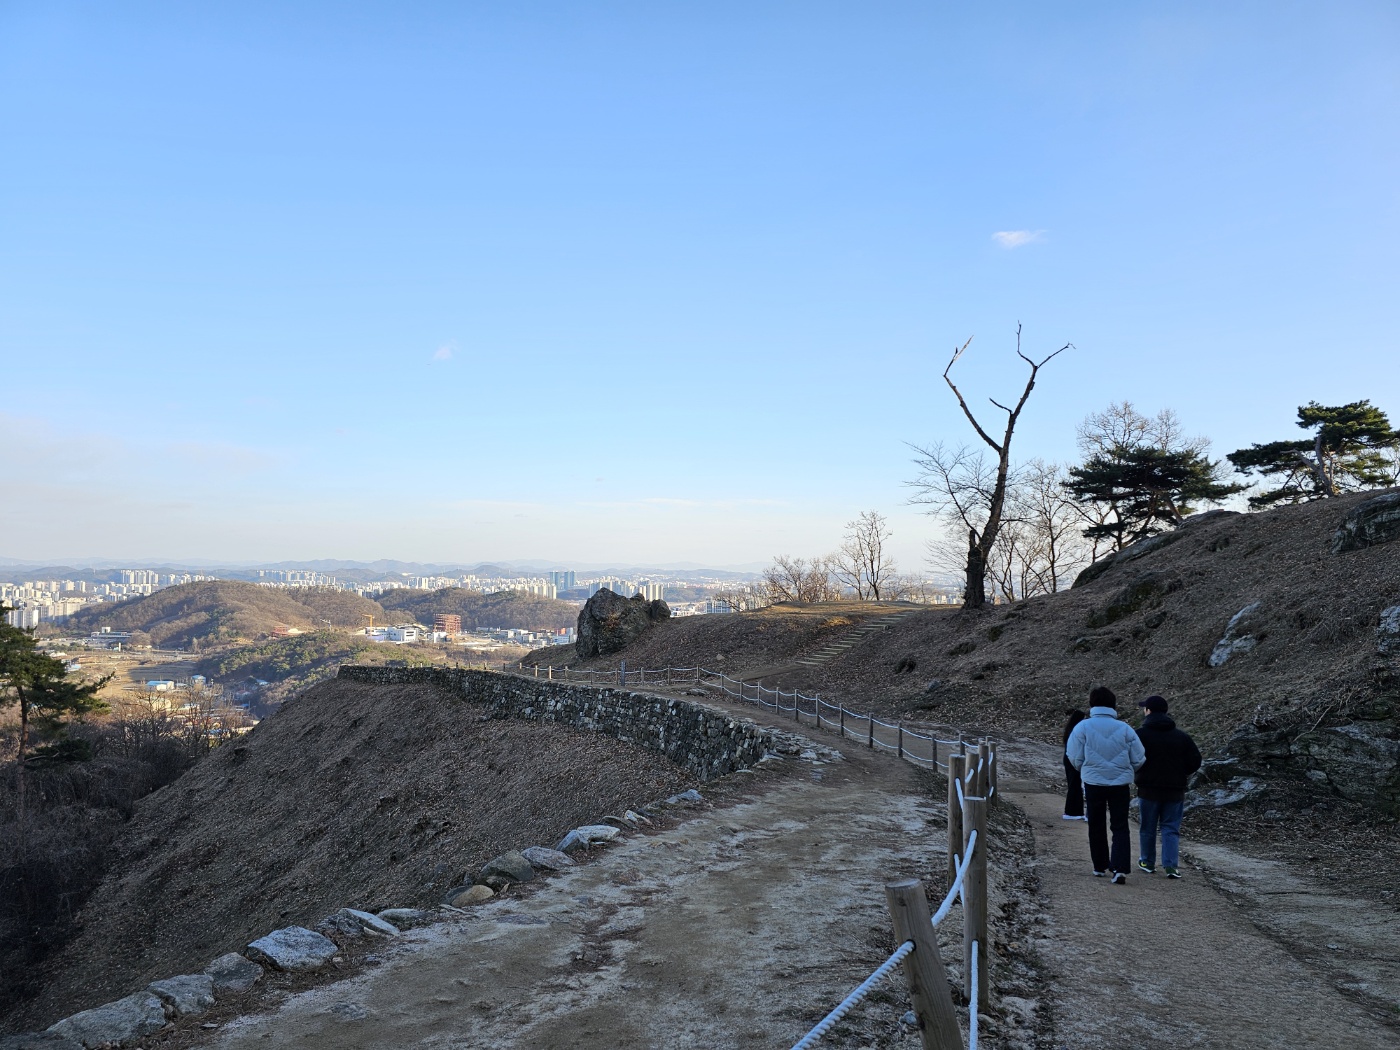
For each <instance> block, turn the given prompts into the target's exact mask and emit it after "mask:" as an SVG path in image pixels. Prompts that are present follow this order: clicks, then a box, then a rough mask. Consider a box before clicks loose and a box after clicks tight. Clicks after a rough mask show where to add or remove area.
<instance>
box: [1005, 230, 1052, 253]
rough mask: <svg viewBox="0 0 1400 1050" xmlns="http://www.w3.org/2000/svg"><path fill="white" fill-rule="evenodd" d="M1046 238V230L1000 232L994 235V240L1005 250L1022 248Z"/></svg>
mask: <svg viewBox="0 0 1400 1050" xmlns="http://www.w3.org/2000/svg"><path fill="white" fill-rule="evenodd" d="M1044 237H1045V231H1044V230H998V231H997V232H996V233H994V234H992V240H994V241H996V242H997V244H999V245H1001V246H1002V247H1003V248H1007V249H1010V248H1020V247H1022V246H1024V245H1027V244H1034V243H1035V242H1036V241H1039V240H1042V239H1043V238H1044Z"/></svg>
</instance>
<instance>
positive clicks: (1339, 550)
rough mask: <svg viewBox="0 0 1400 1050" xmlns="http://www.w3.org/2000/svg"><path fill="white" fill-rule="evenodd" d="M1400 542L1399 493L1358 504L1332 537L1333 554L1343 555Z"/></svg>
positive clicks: (1387, 494) (1349, 512) (1389, 493)
mask: <svg viewBox="0 0 1400 1050" xmlns="http://www.w3.org/2000/svg"><path fill="white" fill-rule="evenodd" d="M1397 539H1400V492H1387V493H1386V494H1385V495H1384V496H1377V497H1375V498H1374V499H1368V500H1367V501H1366V502H1365V503H1358V504H1357V505H1356V506H1354V507H1352V508H1351V510H1350V511H1348V512H1347V516H1346V517H1345V518H1343V519H1342V523H1341V525H1340V526H1338V528H1337V532H1336V534H1335V535H1334V536H1333V537H1332V553H1333V554H1343V553H1345V552H1346V551H1357V550H1361V549H1362V548H1364V547H1374V546H1376V545H1377V544H1381V543H1389V542H1391V541H1392V540H1397Z"/></svg>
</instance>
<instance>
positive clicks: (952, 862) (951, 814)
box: [948, 754, 967, 886]
mask: <svg viewBox="0 0 1400 1050" xmlns="http://www.w3.org/2000/svg"><path fill="white" fill-rule="evenodd" d="M966 761H967V759H965V758H964V757H963V756H962V755H957V754H952V755H949V756H948V885H949V886H952V885H953V880H954V879H955V878H957V875H958V861H959V860H961V859H962V844H963V831H962V802H961V801H960V800H959V799H958V782H959V781H960V780H962V778H963V765H964V764H965V763H966Z"/></svg>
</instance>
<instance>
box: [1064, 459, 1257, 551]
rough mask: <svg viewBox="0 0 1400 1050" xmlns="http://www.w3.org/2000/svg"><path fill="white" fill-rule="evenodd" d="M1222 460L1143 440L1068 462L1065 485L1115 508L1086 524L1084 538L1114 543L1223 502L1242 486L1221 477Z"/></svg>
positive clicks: (1130, 540)
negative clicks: (1200, 507)
mask: <svg viewBox="0 0 1400 1050" xmlns="http://www.w3.org/2000/svg"><path fill="white" fill-rule="evenodd" d="M1218 475H1219V464H1218V463H1214V462H1211V460H1210V459H1209V458H1207V457H1206V455H1205V453H1204V452H1202V451H1200V450H1199V449H1197V448H1178V449H1164V448H1158V447H1155V446H1152V445H1147V444H1139V445H1133V446H1127V447H1122V446H1120V447H1116V448H1112V449H1109V450H1106V451H1103V452H1098V453H1095V454H1094V455H1092V456H1090V457H1089V458H1088V459H1086V460H1085V461H1084V462H1083V463H1081V464H1080V465H1079V466H1077V467H1070V468H1069V478H1068V480H1067V481H1065V483H1064V484H1065V488H1066V490H1067V491H1068V492H1069V493H1070V495H1071V496H1073V497H1074V498H1075V499H1076V500H1078V501H1079V502H1081V503H1096V504H1100V505H1103V506H1108V507H1111V508H1113V511H1114V513H1113V514H1112V515H1111V516H1106V517H1105V520H1103V521H1101V522H1098V523H1096V524H1093V525H1090V526H1089V527H1088V528H1086V529H1085V530H1084V536H1085V538H1086V539H1090V540H1099V539H1107V540H1110V541H1111V542H1112V545H1113V547H1114V548H1115V549H1122V548H1123V547H1126V546H1127V545H1128V544H1130V543H1135V542H1136V541H1138V540H1140V539H1143V538H1144V537H1147V536H1150V535H1152V534H1153V533H1155V532H1162V531H1165V530H1166V529H1171V528H1175V527H1176V526H1178V525H1180V524H1181V523H1182V521H1184V520H1185V518H1186V516H1187V515H1188V514H1194V513H1195V512H1196V510H1197V506H1196V505H1197V504H1200V503H1219V502H1220V501H1221V500H1223V499H1225V498H1226V497H1228V496H1231V495H1233V494H1234V493H1236V492H1239V491H1241V490H1242V489H1244V487H1245V486H1243V485H1230V484H1225V483H1223V482H1221V481H1220V480H1219V476H1218Z"/></svg>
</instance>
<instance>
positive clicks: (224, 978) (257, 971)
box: [204, 952, 263, 995]
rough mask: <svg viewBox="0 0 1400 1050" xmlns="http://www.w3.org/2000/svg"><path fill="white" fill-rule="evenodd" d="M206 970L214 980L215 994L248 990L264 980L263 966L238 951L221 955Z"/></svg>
mask: <svg viewBox="0 0 1400 1050" xmlns="http://www.w3.org/2000/svg"><path fill="white" fill-rule="evenodd" d="M204 972H205V973H206V974H208V975H209V976H210V977H212V978H213V980H214V994H215V995H221V994H223V993H225V992H246V991H247V990H248V989H249V988H251V987H253V985H255V984H257V983H258V982H259V981H261V980H262V976H263V968H262V967H261V966H259V965H258V964H257V963H255V962H253V961H252V960H250V959H245V958H243V956H241V955H239V954H238V953H237V952H229V953H228V954H227V955H221V956H219V957H218V958H217V959H215V960H214V961H213V962H211V963H210V964H209V965H208V966H206V967H205V968H204Z"/></svg>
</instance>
